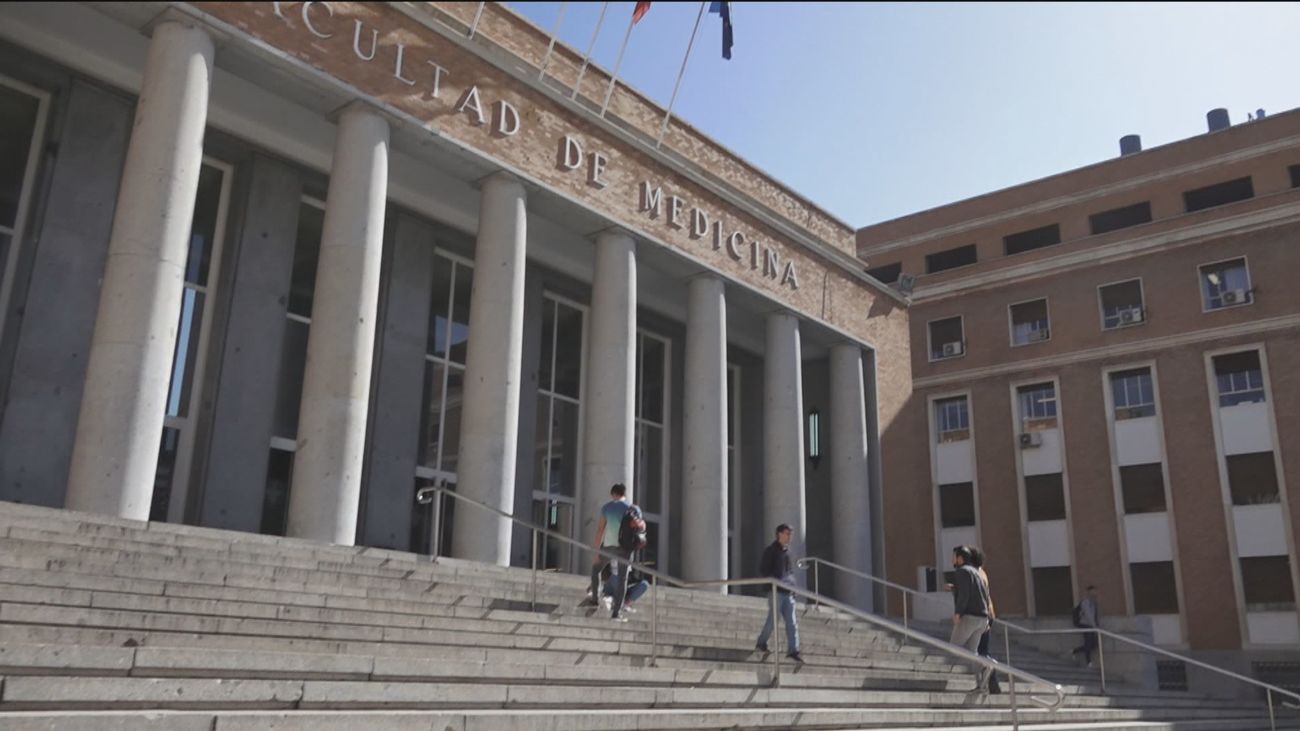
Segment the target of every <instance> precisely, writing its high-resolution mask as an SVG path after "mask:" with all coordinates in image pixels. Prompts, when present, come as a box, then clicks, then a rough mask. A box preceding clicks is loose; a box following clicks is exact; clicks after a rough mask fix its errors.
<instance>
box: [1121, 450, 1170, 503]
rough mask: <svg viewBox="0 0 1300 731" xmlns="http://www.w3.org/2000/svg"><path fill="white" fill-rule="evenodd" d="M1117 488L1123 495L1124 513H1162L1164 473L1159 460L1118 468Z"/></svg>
mask: <svg viewBox="0 0 1300 731" xmlns="http://www.w3.org/2000/svg"><path fill="white" fill-rule="evenodd" d="M1119 490H1120V493H1122V495H1123V497H1124V514H1125V515H1135V514H1138V513H1163V512H1165V511H1166V510H1168V509H1169V508H1168V507H1167V506H1166V505H1165V474H1164V469H1163V468H1162V467H1161V464H1160V463H1159V462H1153V463H1151V464H1136V465H1127V466H1124V467H1120V468H1119Z"/></svg>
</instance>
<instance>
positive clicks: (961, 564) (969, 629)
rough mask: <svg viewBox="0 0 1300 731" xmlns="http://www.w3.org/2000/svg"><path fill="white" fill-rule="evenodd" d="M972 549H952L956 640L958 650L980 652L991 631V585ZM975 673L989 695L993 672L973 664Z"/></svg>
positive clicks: (977, 685)
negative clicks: (975, 561) (984, 576)
mask: <svg viewBox="0 0 1300 731" xmlns="http://www.w3.org/2000/svg"><path fill="white" fill-rule="evenodd" d="M972 558H973V554H972V552H971V549H970V546H958V547H956V548H954V549H953V550H952V566H953V568H954V569H956V570H957V572H956V576H955V577H954V578H953V582H952V604H953V609H952V638H951V639H950V640H949V641H950V642H952V644H954V645H957V646H958V647H964V648H966V649H967V650H969V651H971V652H974V653H978V651H979V645H980V638H981V637H983V636H984V631H985V630H987V629H988V628H989V586H988V584H987V583H985V582H984V579H983V577H981V576H980V574H979V570H978V569H977V568H976V567H975V566H973V565H972ZM972 671H973V672H974V673H975V690H976V691H978V692H980V693H987V692H988V682H989V675H990V674H991V671H990V669H989V668H987V667H985V666H984V665H982V664H979V663H972Z"/></svg>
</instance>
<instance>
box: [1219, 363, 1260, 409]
mask: <svg viewBox="0 0 1300 731" xmlns="http://www.w3.org/2000/svg"><path fill="white" fill-rule="evenodd" d="M1214 375H1215V380H1216V382H1217V385H1218V388H1219V405H1220V406H1236V405H1237V404H1245V403H1259V402H1262V401H1264V400H1265V395H1264V372H1263V370H1262V369H1261V367H1260V362H1259V351H1257V350H1247V351H1243V352H1241V353H1231V354H1229V355H1219V356H1215V358H1214Z"/></svg>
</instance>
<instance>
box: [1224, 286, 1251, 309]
mask: <svg viewBox="0 0 1300 731" xmlns="http://www.w3.org/2000/svg"><path fill="white" fill-rule="evenodd" d="M1249 298H1250V292H1248V291H1246V290H1244V289H1230V290H1228V291H1226V292H1223V293H1221V294H1220V295H1219V300H1220V301H1222V302H1223V304H1224V305H1225V306H1226V305H1240V304H1244V303H1246V302H1248V301H1249Z"/></svg>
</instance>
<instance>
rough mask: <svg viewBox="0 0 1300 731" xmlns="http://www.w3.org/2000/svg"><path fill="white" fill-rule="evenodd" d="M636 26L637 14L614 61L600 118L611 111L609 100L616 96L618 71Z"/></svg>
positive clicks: (631, 21) (629, 20) (628, 22)
mask: <svg viewBox="0 0 1300 731" xmlns="http://www.w3.org/2000/svg"><path fill="white" fill-rule="evenodd" d="M634 25H636V13H635V12H634V13H632V17H631V18H630V19H628V21H627V32H626V33H624V34H623V45H622V46H620V47H619V49H618V59H617V60H615V61H614V73H612V74H610V76H609V86H608V87H607V88H606V89H605V101H604V103H602V104H601V105H600V116H601V117H604V116H605V110H606V109H609V100H610V98H611V97H613V96H614V87H615V86H616V85H617V84H618V70H619V68H620V67H621V66H622V65H623V52H624V51H626V50H627V42H628V40H630V39H631V38H632V26H634Z"/></svg>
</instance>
